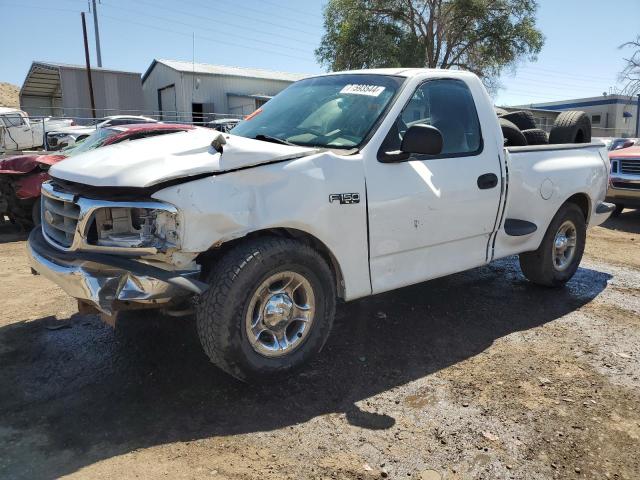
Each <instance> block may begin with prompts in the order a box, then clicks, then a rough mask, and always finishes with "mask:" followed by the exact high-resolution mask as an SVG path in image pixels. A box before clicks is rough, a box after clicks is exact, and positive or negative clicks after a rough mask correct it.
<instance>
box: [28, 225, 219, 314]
mask: <svg viewBox="0 0 640 480" xmlns="http://www.w3.org/2000/svg"><path fill="white" fill-rule="evenodd" d="M27 253H28V256H29V261H30V263H31V267H32V268H33V270H35V272H37V273H39V274H41V275H42V276H43V277H46V278H48V279H49V280H51V281H52V282H54V283H56V284H58V285H59V286H60V287H61V288H62V289H63V290H64V291H65V292H66V293H68V294H69V295H70V296H72V297H74V298H77V299H78V300H82V301H83V302H86V303H89V304H90V305H92V306H94V307H95V308H97V309H98V310H100V311H101V312H104V313H106V314H108V315H112V314H113V313H115V312H116V311H118V310H125V309H127V308H136V307H142V306H149V305H154V304H157V306H162V305H163V304H167V303H169V302H172V301H175V300H180V299H184V298H186V297H189V296H191V295H194V294H200V293H202V292H204V291H205V290H206V288H207V285H206V284H205V283H203V282H200V281H199V280H197V278H198V276H199V274H200V271H199V270H187V271H167V270H163V269H161V268H158V267H155V266H152V265H149V264H146V263H142V262H140V261H137V260H135V259H132V258H126V257H120V256H117V255H106V254H101V253H85V252H63V251H60V250H57V249H55V248H53V247H52V246H50V245H49V244H48V243H47V242H46V240H45V239H44V237H43V235H42V230H41V229H39V228H36V229H34V230H33V231H32V232H31V234H30V235H29V240H28V243H27Z"/></svg>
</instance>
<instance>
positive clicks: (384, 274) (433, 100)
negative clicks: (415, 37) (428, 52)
mask: <svg viewBox="0 0 640 480" xmlns="http://www.w3.org/2000/svg"><path fill="white" fill-rule="evenodd" d="M420 123H422V124H428V125H433V126H435V127H436V128H438V129H439V131H440V133H441V134H442V137H443V150H442V152H441V154H440V155H436V156H426V155H412V156H411V158H410V159H409V161H404V162H400V163H382V162H380V161H377V160H376V159H371V160H369V161H368V163H367V171H366V176H367V177H366V179H367V198H368V209H369V234H370V268H371V282H372V288H373V293H378V292H383V291H386V290H391V289H394V288H398V287H402V286H405V285H410V284H414V283H418V282H421V281H424V280H428V279H431V278H435V277H439V276H443V275H447V274H450V273H454V272H459V271H462V270H466V269H468V268H472V267H476V266H479V265H482V264H484V263H486V251H487V242H488V240H489V237H490V235H491V234H492V233H493V231H494V228H495V224H496V217H497V212H498V206H499V202H500V197H501V184H500V178H501V165H500V159H499V152H498V151H497V149H496V147H495V146H493V147H491V145H492V142H487V145H485V143H484V142H483V139H482V130H481V127H480V122H479V120H478V115H477V112H476V107H475V102H474V99H473V95H472V93H471V91H470V90H469V88H468V87H467V85H466V84H465V83H464V82H462V81H460V80H457V79H434V80H429V81H426V82H425V83H423V84H422V85H420V86H419V87H418V88H417V89H416V91H415V92H414V95H413V97H412V98H411V100H410V101H409V102H408V103H407V105H406V106H405V108H404V110H403V111H402V113H401V115H400V116H399V117H398V119H397V120H396V123H395V125H394V127H393V128H392V129H391V131H390V132H389V134H388V136H387V138H386V140H385V141H384V142H383V145H382V147H381V151H383V150H384V151H392V150H399V149H400V143H401V140H402V136H403V135H404V132H405V131H406V130H407V128H409V127H410V126H411V125H415V124H420ZM379 158H380V155H379ZM483 179H484V180H483ZM487 179H489V180H490V181H489V182H487V181H486V180H487Z"/></svg>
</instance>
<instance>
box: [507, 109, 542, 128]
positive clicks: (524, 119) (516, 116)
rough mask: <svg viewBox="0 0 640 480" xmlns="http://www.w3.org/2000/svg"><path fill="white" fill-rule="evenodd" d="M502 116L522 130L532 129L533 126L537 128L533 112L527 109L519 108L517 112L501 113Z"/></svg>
mask: <svg viewBox="0 0 640 480" xmlns="http://www.w3.org/2000/svg"><path fill="white" fill-rule="evenodd" d="M500 118H504V119H505V120H509V121H510V122H511V123H513V124H514V125H515V126H516V127H518V128H519V129H520V130H530V129H532V128H536V122H535V121H534V119H533V115H532V114H531V112H527V111H526V110H518V111H517V112H511V113H506V114H504V115H500Z"/></svg>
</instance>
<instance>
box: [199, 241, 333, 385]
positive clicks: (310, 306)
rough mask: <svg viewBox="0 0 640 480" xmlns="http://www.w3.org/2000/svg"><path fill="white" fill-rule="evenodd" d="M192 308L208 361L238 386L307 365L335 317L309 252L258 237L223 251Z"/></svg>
mask: <svg viewBox="0 0 640 480" xmlns="http://www.w3.org/2000/svg"><path fill="white" fill-rule="evenodd" d="M207 282H208V283H209V285H210V287H209V289H208V290H207V291H206V292H205V293H204V294H203V295H202V296H201V297H200V299H199V301H198V305H197V308H196V322H197V328H198V336H199V337H200V342H201V344H202V347H203V348H204V351H205V353H206V354H207V355H208V356H209V358H210V359H211V361H212V362H213V363H214V364H215V365H216V366H218V367H220V368H221V369H222V370H224V371H225V372H227V373H229V374H231V375H232V376H234V377H236V378H238V379H240V380H243V381H255V382H261V381H267V380H269V379H270V378H271V377H273V376H276V375H282V374H286V373H290V372H292V371H293V370H295V369H297V368H299V367H301V366H302V365H304V364H306V363H307V362H309V361H310V360H311V359H312V358H313V357H314V356H315V355H316V354H317V353H318V352H320V350H321V349H322V347H323V346H324V343H325V342H326V340H327V337H328V336H329V332H330V330H331V326H332V325H333V318H334V315H335V305H336V289H335V280H334V276H333V273H332V271H331V269H330V268H329V265H328V264H327V262H326V261H325V259H324V258H323V257H322V256H321V255H320V254H319V253H318V252H317V251H316V250H314V249H313V248H312V247H311V246H309V245H308V244H306V243H304V242H300V241H297V240H293V239H288V238H280V237H275V236H274V237H259V238H254V239H249V240H246V241H243V242H241V243H240V244H239V245H237V246H236V247H234V248H233V249H232V250H230V251H229V252H227V253H226V254H225V255H224V256H223V257H222V258H221V259H220V260H219V261H218V262H216V264H215V265H214V266H213V268H212V269H211V271H210V272H209V274H208V278H207Z"/></svg>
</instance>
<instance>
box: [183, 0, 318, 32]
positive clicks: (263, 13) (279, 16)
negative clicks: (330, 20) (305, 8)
mask: <svg viewBox="0 0 640 480" xmlns="http://www.w3.org/2000/svg"><path fill="white" fill-rule="evenodd" d="M182 1H183V2H186V3H191V4H192V5H196V4H197V5H199V6H203V4H202V3H200V2H197V3H194V2H193V1H189V0H182ZM222 1H224V2H227V3H229V2H231V3H232V4H233V5H234V6H237V2H234V1H233V0H222ZM205 3H208V2H206V1H205ZM261 3H271V4H272V5H276V6H278V7H280V8H286V9H287V10H291V9H290V8H289V7H285V6H284V5H277V4H274V3H273V2H268V1H265V0H261ZM209 6H210V4H209V5H207V7H209ZM245 8H247V9H250V10H252V11H254V12H256V13H258V14H261V15H271V16H274V13H273V11H265V10H258V9H256V8H255V7H252V8H249V7H246V6H245ZM301 14H302V15H304V16H305V17H306V18H309V12H301ZM277 16H278V18H280V19H282V20H290V21H292V22H295V23H297V24H299V25H308V26H310V27H315V28H318V27H320V26H321V25H318V24H317V23H310V22H303V21H302V20H300V19H297V18H292V17H288V16H286V15H282V14H278V15H277ZM257 21H259V22H260V23H263V21H262V19H260V20H257Z"/></svg>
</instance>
